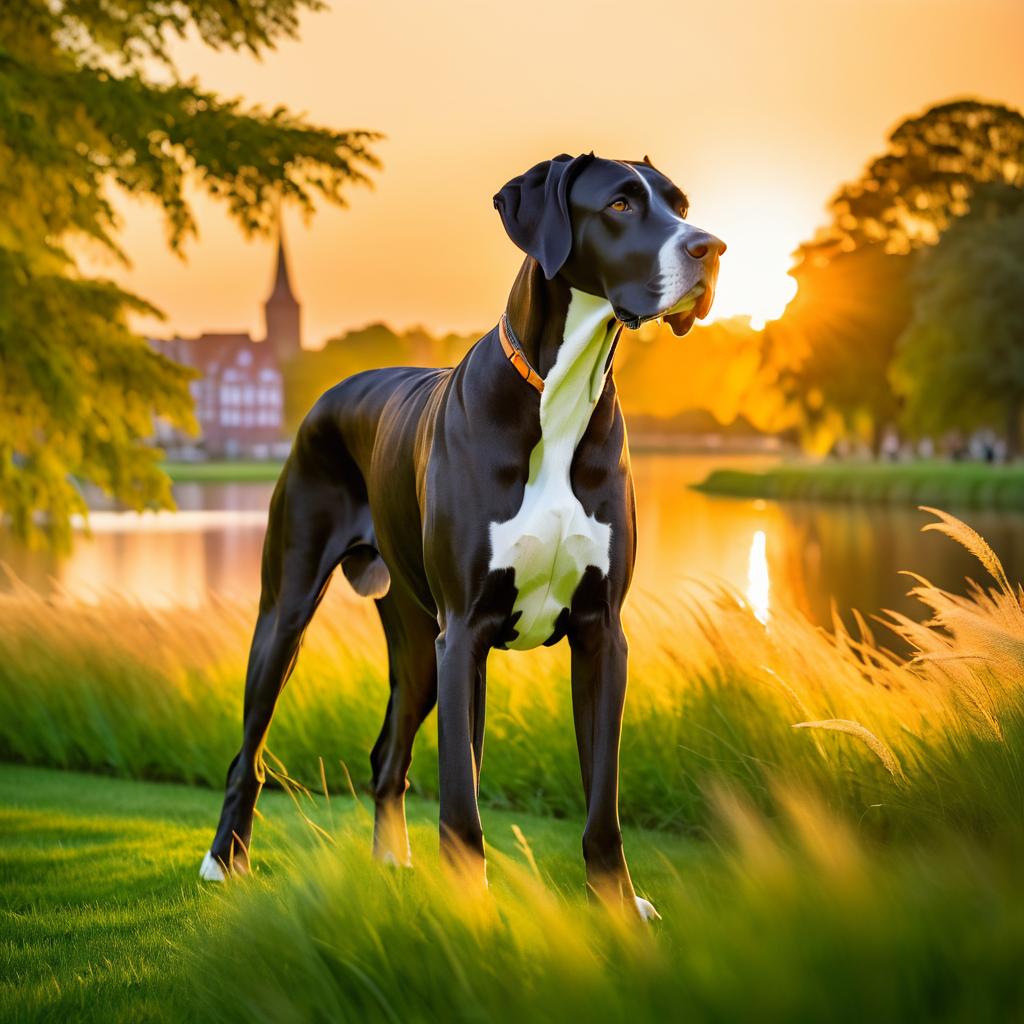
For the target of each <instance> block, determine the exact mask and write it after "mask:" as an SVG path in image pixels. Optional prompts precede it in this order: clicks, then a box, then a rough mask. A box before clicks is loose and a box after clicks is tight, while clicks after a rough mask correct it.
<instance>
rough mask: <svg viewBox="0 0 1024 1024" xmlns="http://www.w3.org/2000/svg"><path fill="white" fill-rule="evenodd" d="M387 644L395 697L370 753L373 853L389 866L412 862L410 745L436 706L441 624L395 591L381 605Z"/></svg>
mask: <svg viewBox="0 0 1024 1024" xmlns="http://www.w3.org/2000/svg"><path fill="white" fill-rule="evenodd" d="M377 609H378V611H379V612H380V619H381V623H382V625H383V626H384V634H385V636H386V637H387V644H388V675H389V680H390V684H391V695H390V697H389V698H388V708H387V712H386V713H385V715H384V725H383V727H382V728H381V731H380V736H379V737H378V738H377V742H376V743H375V744H374V747H373V751H372V753H371V754H370V766H371V768H372V769H373V795H374V801H375V805H376V813H375V815H374V823H373V853H374V856H375V857H377V859H378V860H381V861H384V862H385V863H391V864H398V865H403V866H408V865H409V864H410V863H411V858H410V852H409V833H408V830H407V828H406V823H405V791H406V789H407V788H408V785H409V783H408V779H407V776H408V772H409V765H410V764H411V763H412V745H413V741H414V740H415V738H416V733H417V731H418V730H419V727H420V725H422V723H423V720H424V719H425V718H426V717H427V715H429V714H430V712H431V710H432V709H433V707H434V705H435V704H436V703H437V661H436V658H435V655H434V641H435V639H436V638H437V634H438V625H437V620H436V619H434V618H432V617H431V616H430V615H428V614H427V613H426V612H424V611H423V610H422V609H421V608H419V607H418V606H417V605H416V604H415V603H414V602H413V601H411V600H409V599H407V598H403V597H402V596H401V594H400V593H398V592H396V591H395V590H392V591H391V593H389V594H388V595H387V596H386V597H384V598H383V599H382V600H380V601H378V602H377Z"/></svg>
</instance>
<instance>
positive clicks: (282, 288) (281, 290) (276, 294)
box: [267, 217, 298, 305]
mask: <svg viewBox="0 0 1024 1024" xmlns="http://www.w3.org/2000/svg"><path fill="white" fill-rule="evenodd" d="M277 223H278V228H277V269H276V270H275V271H274V285H273V287H272V288H271V289H270V295H269V297H268V298H267V301H268V302H272V301H274V300H275V299H277V300H280V299H285V300H287V301H291V302H294V303H296V305H298V301H297V300H296V298H295V294H294V293H293V292H292V282H291V277H290V276H289V274H288V254H287V253H286V252H285V248H284V223H283V222H282V221H281V220H280V217H279V218H278V222H277Z"/></svg>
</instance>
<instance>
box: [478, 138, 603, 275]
mask: <svg viewBox="0 0 1024 1024" xmlns="http://www.w3.org/2000/svg"><path fill="white" fill-rule="evenodd" d="M593 159H594V154H593V153H585V154H583V155H582V156H577V157H571V156H569V154H568V153H562V154H561V156H556V157H555V158H554V159H553V160H545V161H544V162H543V163H539V164H537V166H536V167H531V168H530V169H529V170H528V171H527V172H526V173H525V174H520V175H519V177H518V178H513V179H512V180H511V181H510V182H509V183H508V184H507V185H506V186H505V187H504V188H503V189H502V190H501V191H500V192H499V193H498V194H497V195H496V196H495V197H494V208H495V209H496V210H497V211H498V213H499V214H501V222H502V224H504V225H505V231H506V232H508V237H509V238H511V239H512V241H513V242H515V243H516V245H518V246H519V248H520V249H522V250H523V252H525V253H527V254H528V255H529V256H532V257H533V258H534V259H535V260H536V261H537V262H538V263H539V264H540V265H541V269H542V270H543V271H544V276H545V277H546V278H547V279H548V280H549V281H550V280H551V278H553V277H554V276H555V274H557V273H558V271H559V270H561V269H562V266H563V264H564V263H565V261H566V260H567V259H568V258H569V252H570V250H571V249H572V222H571V220H570V219H569V189H570V187H571V186H572V183H573V181H575V180H576V178H577V176H578V175H579V173H580V171H582V170H583V168H584V167H586V166H587V164H589V163H590V162H591V161H592V160H593Z"/></svg>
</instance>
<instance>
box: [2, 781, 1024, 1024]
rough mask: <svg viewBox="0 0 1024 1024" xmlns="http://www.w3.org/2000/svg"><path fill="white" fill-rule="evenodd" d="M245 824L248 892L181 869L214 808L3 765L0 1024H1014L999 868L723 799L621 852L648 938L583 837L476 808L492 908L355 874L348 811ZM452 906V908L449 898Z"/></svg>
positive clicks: (359, 865)
mask: <svg viewBox="0 0 1024 1024" xmlns="http://www.w3.org/2000/svg"><path fill="white" fill-rule="evenodd" d="M300 802H301V804H302V808H303V814H305V815H309V816H311V817H312V818H313V819H315V820H316V821H317V822H318V823H319V824H320V825H321V826H322V827H324V828H325V830H326V832H327V833H328V835H330V836H331V839H330V841H324V840H318V839H317V838H316V834H315V833H314V832H313V830H312V829H311V828H309V826H308V825H307V824H306V823H305V822H304V820H303V818H302V817H301V816H300V814H299V811H298V810H297V809H296V808H295V807H294V806H293V805H292V804H291V803H290V802H289V801H288V799H287V797H285V795H284V794H281V793H267V794H266V795H265V797H264V799H263V800H261V810H262V813H263V820H262V821H261V822H260V825H261V830H260V838H259V840H258V858H259V865H260V867H259V870H258V872H257V875H256V876H255V877H254V878H252V879H248V880H246V881H244V882H243V883H241V884H237V885H234V886H231V887H228V888H227V889H221V888H215V887H210V886H206V885H203V884H202V883H199V882H198V881H197V880H196V878H195V871H196V866H197V863H198V859H199V856H200V854H201V852H202V850H203V849H204V848H205V843H206V842H207V840H208V832H209V827H210V823H211V821H212V820H213V818H214V817H215V815H216V811H217V797H216V794H214V793H211V792H209V791H206V790H202V789H196V788H190V787H186V786H181V785H168V784H154V783H139V782H132V781H126V780H120V779H103V778H98V777H90V776H84V775H79V774H75V773H68V772H55V771H52V770H46V769H37V768H27V767H20V766H2V767H0V824H2V835H3V840H2V841H0V964H2V968H3V970H2V972H0V979H2V980H0V1010H2V1019H3V1020H4V1021H11V1022H22V1021H24V1022H28V1021H51V1020H52V1021H62V1022H63V1021H68V1020H75V1021H96V1022H105V1024H106V1022H119V1021H124V1022H129V1021H130V1022H132V1024H140V1022H144V1021H154V1022H156V1021H184V1020H201V1021H221V1020H223V1021H236V1020H246V1021H254V1022H260V1021H265V1022H272V1021H273V1022H278V1021H326V1020H331V1021H353V1022H356V1021H377V1020H380V1021H392V1022H393V1021H398V1020H400V1021H418V1020H424V1021H427V1020H438V1019H443V1020H452V1021H467V1022H468V1021H485V1020H486V1021H513V1020H517V1021H521V1020H524V1019H528V1020H550V1021H564V1020H565V1019H567V1018H568V1019H578V1020H588V1021H630V1022H642V1021H648V1020H650V1021H655V1020H657V1021H664V1020H666V1019H670V1020H678V1019H686V1020H691V1021H724V1020H752V1019H757V1020H764V1021H776V1020H777V1021H780V1022H781V1021H800V1020H807V1021H820V1020H824V1019H828V1020H834V1021H847V1020H848V1021H862V1020H865V1019H872V1020H878V1021H884V1020H894V1021H895V1020H900V1021H906V1020H947V1021H988V1020H991V1021H996V1020H1008V1019H1012V1018H1013V1017H1014V1016H1017V1015H1019V1013H1020V1012H1021V1011H1024V978H1022V976H1021V973H1020V970H1019V963H1020V961H1019V957H1020V951H1021V949H1022V948H1024V946H1022V943H1024V879H1022V878H1021V875H1020V872H1019V870H1018V868H1017V865H1018V863H1019V861H1017V860H1016V858H1015V857H1014V853H1015V852H1017V851H1016V850H1015V848H1014V847H1013V846H1012V845H1011V846H1007V847H1002V846H999V847H996V848H993V847H991V846H986V847H984V848H983V847H979V846H976V845H975V846H966V845H963V844H961V843H946V844H940V845H938V846H932V847H929V848H928V849H922V848H909V849H906V848H900V849H897V850H887V849H882V848H879V847H877V846H871V845H868V844H865V843H864V842H863V841H860V840H858V839H857V838H856V836H855V835H854V834H853V833H851V832H849V831H848V830H847V829H846V828H845V827H844V826H843V825H842V824H841V823H839V822H838V821H834V820H832V819H831V818H830V816H829V814H828V812H827V811H826V810H825V809H824V808H822V807H820V806H816V805H814V804H812V803H809V802H807V801H805V800H801V799H800V798H797V797H795V796H792V795H790V796H789V797H787V799H786V810H785V813H784V814H783V816H782V817H781V818H780V819H779V820H776V821H774V822H769V821H766V820H765V819H763V818H762V817H760V816H759V815H758V814H757V813H756V812H754V811H753V810H752V809H751V808H750V807H749V806H747V805H745V804H744V802H743V801H742V800H740V799H737V798H736V797H733V796H728V795H726V794H724V793H720V794H719V795H718V797H717V798H716V824H715V826H714V828H713V831H712V837H713V840H714V841H713V842H701V841H695V840H686V839H684V838H681V837H678V836H673V835H666V834H665V833H652V832H639V831H632V830H627V834H626V843H627V847H628V848H629V850H630V852H631V854H632V861H633V867H634V874H635V875H636V876H637V878H638V879H640V880H642V883H641V884H642V889H643V891H644V892H646V893H647V894H648V895H649V896H651V897H652V898H653V899H655V900H656V901H657V903H658V906H659V907H660V909H661V912H662V914H663V921H662V922H661V923H659V924H657V925H656V926H654V927H653V928H645V929H641V928H639V927H637V926H636V925H629V924H626V923H624V922H618V921H616V920H615V919H614V918H612V917H609V916H607V915H605V914H604V913H602V912H599V911H597V910H595V909H594V908H591V907H589V906H587V904H586V903H585V901H584V900H583V899H582V898H581V895H580V893H581V889H582V871H581V868H580V865H579V858H578V841H579V840H578V828H577V826H576V825H575V824H570V823H567V822H561V821H555V820H552V819H544V818H537V817H534V816H529V815H522V814H512V813H510V812H503V811H497V810H489V811H487V812H486V814H485V825H486V827H487V830H488V835H489V850H488V852H489V858H490V863H491V870H490V875H491V891H490V895H489V896H488V897H485V898H483V899H482V900H481V899H474V898H469V897H468V896H467V895H466V894H465V893H464V892H460V891H459V890H458V888H457V882H455V881H453V880H450V879H447V878H445V877H444V876H441V875H440V874H439V872H438V870H437V858H436V834H435V831H434V828H435V822H436V807H435V806H433V805H431V804H429V803H428V802H426V801H421V800H413V801H412V803H411V806H410V821H411V826H412V829H411V831H412V844H413V850H414V855H415V858H416V861H417V868H416V869H415V870H414V871H413V872H411V873H408V872H404V871H403V872H394V871H392V870H384V869H381V868H380V867H379V866H377V865H374V864H373V863H372V862H371V861H370V860H369V858H368V856H367V848H368V843H369V833H370V821H369V816H368V811H367V810H366V809H365V808H364V807H362V806H360V805H359V804H358V803H356V801H354V800H352V799H351V798H350V797H346V798H340V797H339V796H337V795H335V796H334V797H333V799H331V800H330V801H327V800H325V799H323V797H319V798H317V799H315V800H314V799H312V798H309V799H307V798H304V797H303V798H300ZM453 889H454V891H453Z"/></svg>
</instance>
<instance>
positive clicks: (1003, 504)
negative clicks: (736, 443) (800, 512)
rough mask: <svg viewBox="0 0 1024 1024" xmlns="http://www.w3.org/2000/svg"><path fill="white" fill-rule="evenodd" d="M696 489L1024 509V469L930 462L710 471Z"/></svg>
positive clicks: (730, 493)
mask: <svg viewBox="0 0 1024 1024" xmlns="http://www.w3.org/2000/svg"><path fill="white" fill-rule="evenodd" d="M696 489H697V490H700V491H704V492H706V493H708V494H721V495H728V496H731V497H740V498H775V499H780V500H815V501H853V502H884V503H888V504H893V505H929V506H934V507H939V508H1002V509H1024V466H1022V465H1013V466H991V465H985V464H981V463H962V462H930V461H923V462H913V463H906V464H904V463H848V462H823V463H814V464H810V463H796V464H782V465H780V466H776V467H774V468H772V469H769V470H765V471H764V472H757V473H751V472H743V471H740V470H734V469H718V470H714V471H713V472H712V473H710V474H709V475H708V477H707V478H706V479H705V480H704V481H703V482H701V483H699V484H697V485H696Z"/></svg>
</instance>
